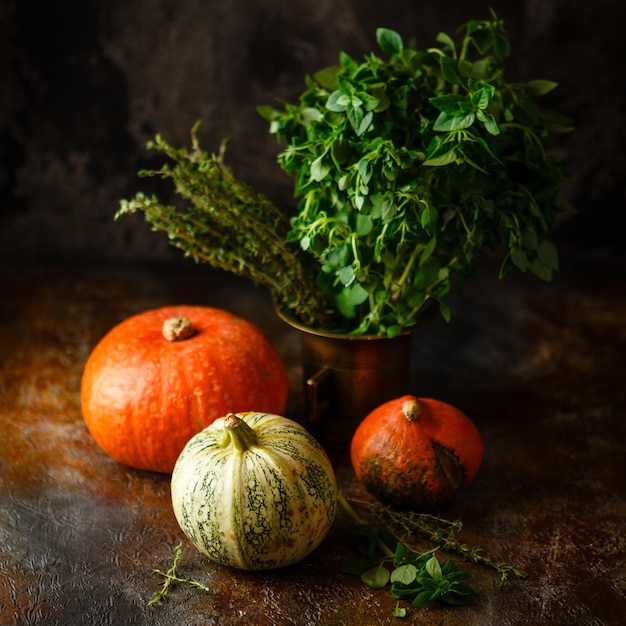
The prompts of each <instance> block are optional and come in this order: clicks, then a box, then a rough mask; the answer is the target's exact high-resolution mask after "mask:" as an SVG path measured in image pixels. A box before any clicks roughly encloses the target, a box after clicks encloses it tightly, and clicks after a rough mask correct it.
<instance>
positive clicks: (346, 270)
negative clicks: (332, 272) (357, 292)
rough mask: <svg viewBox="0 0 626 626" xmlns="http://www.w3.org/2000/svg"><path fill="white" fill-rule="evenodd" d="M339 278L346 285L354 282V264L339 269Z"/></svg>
mask: <svg viewBox="0 0 626 626" xmlns="http://www.w3.org/2000/svg"><path fill="white" fill-rule="evenodd" d="M339 280H340V281H341V282H342V283H343V284H344V285H346V286H347V285H350V284H352V283H353V282H354V269H353V268H352V266H349V267H343V268H341V270H339Z"/></svg>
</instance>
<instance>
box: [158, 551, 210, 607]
mask: <svg viewBox="0 0 626 626" xmlns="http://www.w3.org/2000/svg"><path fill="white" fill-rule="evenodd" d="M181 553H182V544H180V543H179V544H178V545H177V546H176V547H175V548H174V563H173V564H172V567H170V568H169V569H168V570H167V572H163V571H161V570H160V569H155V570H153V572H154V573H155V574H159V575H160V576H163V577H164V578H165V580H164V581H163V585H162V587H161V589H160V590H159V591H155V593H154V597H153V598H152V600H150V602H148V606H152V605H154V604H160V603H161V602H162V601H163V600H165V598H166V597H167V594H168V593H169V591H170V588H171V587H172V585H173V584H174V583H181V584H185V585H189V586H190V587H194V588H196V589H200V590H202V591H211V590H210V589H209V588H208V587H207V586H206V585H203V584H202V583H201V582H199V581H197V580H193V579H191V578H181V577H180V576H178V573H177V572H176V569H177V568H178V566H179V565H180V555H181Z"/></svg>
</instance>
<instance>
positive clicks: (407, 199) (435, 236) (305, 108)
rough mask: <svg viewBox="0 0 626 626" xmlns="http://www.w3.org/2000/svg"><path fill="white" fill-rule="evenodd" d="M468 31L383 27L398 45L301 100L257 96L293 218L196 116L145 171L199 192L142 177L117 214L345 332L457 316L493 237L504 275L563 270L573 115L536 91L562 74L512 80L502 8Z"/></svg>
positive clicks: (344, 59) (299, 313) (343, 68)
mask: <svg viewBox="0 0 626 626" xmlns="http://www.w3.org/2000/svg"><path fill="white" fill-rule="evenodd" d="M460 32H461V33H462V36H461V38H460V41H458V42H455V41H454V40H453V39H452V38H451V37H450V36H448V35H446V34H445V33H440V34H439V35H438V37H437V42H438V43H439V44H440V47H431V48H428V49H425V50H420V49H418V48H417V46H416V44H415V42H411V43H410V44H409V45H405V44H404V42H403V40H402V37H401V36H400V35H399V34H398V33H396V32H395V31H392V30H389V29H385V28H380V29H378V30H377V32H376V35H377V41H378V44H379V46H380V48H381V50H382V52H383V54H384V55H386V57H387V60H384V59H382V58H381V57H380V56H378V55H377V54H374V53H372V54H369V55H367V56H365V58H364V60H363V61H362V62H357V61H355V60H354V59H352V58H351V57H350V56H348V55H347V54H345V53H341V54H340V57H339V65H338V66H336V67H331V68H327V69H324V70H321V71H320V72H318V73H316V74H315V75H314V76H312V77H307V78H306V90H305V91H304V92H303V93H302V95H301V96H300V100H299V103H298V104H295V105H294V104H289V103H285V104H284V106H283V107H282V108H280V109H278V108H273V107H269V106H261V107H259V108H258V110H259V113H260V114H261V115H262V116H263V117H264V118H265V119H267V120H268V122H269V124H270V132H272V133H273V134H275V135H276V137H277V139H278V140H279V141H280V142H282V143H283V144H284V146H285V147H284V150H283V151H282V152H281V153H280V154H279V156H278V163H279V165H280V166H281V168H282V169H283V170H284V171H285V172H286V173H287V174H289V175H292V176H293V177H294V192H295V197H296V198H297V199H298V206H297V213H296V215H295V216H294V217H293V218H291V219H289V218H287V217H286V216H285V215H284V214H283V213H282V212H281V211H280V210H279V209H277V208H276V207H275V206H274V205H273V204H272V203H271V202H270V201H269V200H268V199H267V198H265V197H263V196H261V195H260V194H258V193H256V192H255V191H254V190H253V189H251V188H250V187H248V186H247V185H245V184H244V183H242V182H241V181H238V180H237V179H236V178H235V176H234V175H233V173H232V171H231V170H230V169H229V168H228V167H227V166H226V165H225V164H224V159H223V157H224V151H223V149H222V150H221V151H220V152H219V154H217V155H215V154H213V155H208V154H206V153H205V152H203V151H202V150H200V148H199V146H198V143H197V139H196V136H195V133H196V130H197V127H196V128H194V131H193V132H192V135H193V138H192V139H193V141H192V150H191V151H187V150H177V149H174V148H172V147H171V146H169V145H168V144H167V143H166V142H165V141H164V140H163V139H162V137H160V136H157V138H156V140H155V142H153V143H151V144H149V146H150V147H152V148H156V149H157V150H160V151H162V152H163V153H164V154H166V155H167V156H168V157H170V158H171V159H172V160H173V161H174V162H175V165H174V166H173V167H170V166H169V165H167V164H166V165H164V166H163V168H162V169H160V170H158V171H144V172H141V175H143V176H157V175H160V176H163V177H166V178H170V179H172V181H173V183H174V185H175V188H176V191H177V192H178V193H179V194H180V196H181V197H183V198H185V199H187V200H188V201H189V202H188V205H187V206H186V208H183V209H181V208H175V207H173V206H164V205H162V204H161V203H160V202H159V200H158V199H157V198H156V197H152V198H148V197H147V196H145V195H144V194H142V193H139V194H137V195H136V196H135V198H134V199H133V200H131V201H125V200H124V201H122V203H121V208H120V211H119V212H118V215H121V214H124V213H131V212H134V211H138V210H140V211H143V212H144V214H145V217H146V220H147V221H148V222H150V223H151V224H152V226H153V228H154V229H158V230H165V231H166V232H167V233H168V235H169V237H170V240H171V242H172V243H173V244H174V245H176V246H178V247H180V248H182V249H183V250H184V251H185V253H186V254H188V255H191V256H193V257H194V258H195V259H196V260H199V261H206V262H209V263H211V264H212V265H214V266H216V267H219V268H222V269H225V270H228V271H231V272H234V273H237V274H240V275H243V276H247V277H249V278H251V279H252V280H254V281H256V282H259V283H261V284H264V285H266V286H267V287H268V288H269V289H270V291H271V292H272V295H273V297H274V299H275V301H276V303H277V306H279V307H281V308H283V309H286V310H287V311H288V312H290V313H291V314H292V315H293V316H294V317H296V318H299V319H300V320H301V321H302V322H303V323H305V324H307V325H309V326H312V327H315V328H317V329H325V330H329V331H332V332H347V333H351V334H355V335H359V334H366V333H367V334H380V335H385V334H386V335H388V336H391V337H393V336H396V335H398V334H400V333H401V332H403V331H405V330H407V329H410V328H412V327H414V326H415V325H416V324H417V323H418V322H419V320H420V318H421V317H422V316H424V315H426V313H427V312H429V310H430V309H431V308H432V306H433V305H435V306H438V307H439V312H440V313H441V314H442V316H443V317H444V318H445V319H446V320H447V319H449V317H450V311H449V308H448V306H447V305H446V303H445V301H444V297H445V296H446V294H447V293H448V292H449V290H450V288H451V285H452V283H453V281H456V280H466V279H469V278H471V277H472V276H473V274H474V273H475V269H476V265H477V259H476V255H477V254H478V253H479V252H481V251H483V250H485V249H494V250H498V249H503V250H504V251H505V255H504V260H503V262H502V265H501V269H500V277H503V276H504V275H505V274H506V272H507V271H508V270H509V269H510V268H511V267H517V268H518V269H519V270H521V271H527V270H528V271H531V272H532V273H534V274H535V275H537V276H538V277H540V278H542V279H545V280H550V279H551V277H552V272H553V271H554V270H556V269H558V257H557V252H556V249H555V247H554V245H553V244H552V243H551V241H550V240H549V239H548V237H547V236H548V234H549V232H550V230H551V229H552V227H553V225H554V223H555V220H556V218H557V217H558V215H559V214H561V213H563V212H565V211H568V210H569V207H568V205H567V203H566V202H565V201H564V200H563V199H562V198H561V197H560V195H559V189H560V185H561V183H562V181H563V180H564V179H565V176H566V172H565V166H564V162H563V160H562V159H561V158H558V157H556V156H553V155H551V154H550V153H549V152H548V150H549V140H550V137H551V135H552V134H553V133H558V132H565V131H567V130H569V129H568V127H567V121H566V120H564V118H562V117H561V116H559V115H558V114H556V113H552V112H548V111H546V110H543V109H542V108H540V107H539V105H538V103H537V100H536V97H537V96H541V95H543V94H546V93H548V92H549V91H551V90H552V89H553V88H555V87H556V84H555V83H553V82H550V81H545V80H536V81H531V82H525V83H514V84H510V83H507V82H505V80H504V78H503V68H502V62H503V61H504V59H505V58H506V56H507V55H508V53H509V39H508V36H507V33H506V31H505V28H504V24H503V22H502V21H501V20H499V19H498V18H497V17H496V15H495V14H494V13H493V12H492V14H491V19H490V20H486V21H475V20H472V21H470V22H468V23H467V24H466V25H465V26H464V27H463V28H462V29H461V31H460ZM223 145H224V144H223Z"/></svg>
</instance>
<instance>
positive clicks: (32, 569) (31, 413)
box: [0, 256, 626, 626]
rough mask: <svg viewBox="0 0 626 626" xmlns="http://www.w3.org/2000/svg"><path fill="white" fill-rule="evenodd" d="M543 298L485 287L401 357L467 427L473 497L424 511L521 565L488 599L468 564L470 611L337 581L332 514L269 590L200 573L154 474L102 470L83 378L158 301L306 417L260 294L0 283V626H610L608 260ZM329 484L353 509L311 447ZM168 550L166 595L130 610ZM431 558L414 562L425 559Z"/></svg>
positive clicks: (134, 277) (624, 612) (619, 346)
mask: <svg viewBox="0 0 626 626" xmlns="http://www.w3.org/2000/svg"><path fill="white" fill-rule="evenodd" d="M563 265H564V266H566V267H568V268H569V269H568V271H564V272H562V273H561V274H560V275H559V276H558V278H557V280H556V282H555V283H553V284H551V285H543V284H538V282H536V281H534V280H532V279H530V278H527V277H525V276H520V277H515V278H510V279H507V280H506V281H505V282H504V283H502V284H497V285H496V282H497V281H495V280H491V279H485V280H484V281H482V282H481V283H479V284H477V285H475V286H472V288H471V290H470V293H471V299H470V300H464V299H461V298H459V299H458V301H455V302H454V303H453V307H454V308H453V311H454V312H455V317H454V319H453V322H452V323H451V324H450V325H446V324H444V323H443V322H441V323H440V322H433V323H432V324H431V325H430V326H429V327H428V328H427V329H424V330H423V332H421V333H420V337H419V341H418V342H416V345H415V347H414V363H413V368H412V371H411V391H412V392H413V393H415V394H416V395H424V396H433V397H437V398H439V399H441V400H445V401H448V402H451V403H453V404H456V405H457V406H458V407H459V408H461V409H462V410H464V411H465V412H466V413H467V414H468V415H470V416H471V417H472V418H473V419H474V421H475V422H476V424H477V426H478V427H479V429H480V431H481V433H482V435H483V438H484V443H485V461H484V464H483V467H482V469H481V472H480V473H479V476H478V478H477V479H476V481H475V482H474V483H473V484H472V485H471V486H470V487H468V488H467V489H466V490H465V491H464V492H462V493H461V494H459V496H458V497H457V498H456V499H455V500H454V501H453V502H451V503H449V504H447V505H444V506H442V507H440V508H439V509H438V511H439V512H440V513H441V514H442V515H444V516H447V517H450V518H457V517H460V518H461V519H462V520H463V522H464V530H463V532H462V535H461V538H462V539H463V540H465V541H466V542H467V543H479V544H480V545H482V546H483V547H484V549H485V551H486V552H488V553H491V554H494V555H496V556H498V557H501V558H502V559H505V560H507V561H512V562H514V563H516V564H518V565H519V566H520V567H521V568H522V569H523V570H524V571H525V572H526V573H527V576H528V578H527V579H526V580H524V581H513V582H511V583H510V584H508V585H507V586H506V587H505V588H504V590H503V591H500V590H498V589H497V588H496V581H497V577H496V576H495V575H494V574H493V573H492V572H491V571H489V570H486V569H485V568H483V567H479V566H474V565H467V566H466V567H467V568H468V569H469V571H470V572H471V579H470V580H469V582H471V584H472V585H473V586H474V587H475V589H476V590H477V592H478V593H477V596H476V598H475V599H474V601H473V602H472V603H471V604H470V605H468V606H466V607H459V608H433V609H429V610H427V611H425V610H420V609H413V608H411V609H410V611H409V615H408V617H407V618H406V619H405V620H404V621H401V622H396V620H395V619H394V618H392V617H391V614H390V611H391V608H392V607H393V605H394V604H395V601H394V600H393V599H392V598H391V597H390V595H389V594H388V593H387V592H386V591H372V590H369V589H368V588H366V587H364V586H362V585H361V583H360V581H359V580H358V579H356V578H353V577H348V576H345V575H342V574H341V573H340V571H339V570H340V567H341V565H342V563H343V562H345V561H346V560H349V559H350V558H352V557H353V556H354V553H353V552H352V548H351V546H350V543H349V540H348V538H347V536H348V533H349V528H350V525H351V523H350V521H349V520H348V518H347V516H346V515H345V514H344V513H343V512H341V511H340V512H339V514H338V517H337V520H336V523H335V525H334V527H333V529H332V531H331V534H330V535H329V537H328V538H327V540H326V541H325V542H324V543H323V544H322V546H321V547H320V548H319V549H318V550H317V551H316V552H314V553H313V554H312V555H311V556H310V557H309V558H307V559H306V560H305V561H303V562H302V563H300V564H297V565H295V566H292V567H290V568H287V569H284V570H280V571H275V572H266V573H249V572H237V571H233V570H229V569H227V568H224V567H219V566H216V565H214V564H211V563H209V562H208V561H207V560H206V559H205V558H204V557H203V556H202V555H201V554H200V553H199V552H197V551H195V549H194V548H192V547H191V545H190V544H189V543H187V542H185V540H184V537H183V535H182V533H181V532H180V530H179V529H178V527H177V525H176V521H175V519H174V516H173V513H172V511H171V507H170V502H169V483H168V479H167V477H164V476H160V475H155V474H150V473H146V472H139V471H135V470H132V469H129V468H126V467H123V466H121V465H119V464H117V463H116V462H114V461H113V460H111V459H109V458H108V457H107V456H106V455H105V454H104V453H103V452H101V451H100V450H99V449H98V448H97V447H96V445H95V444H94V442H93V441H92V439H91V438H90V436H89V434H88V432H87V430H86V428H85V426H84V424H83V421H82V418H81V414H80V406H79V388H80V375H81V371H82V366H83V364H84V362H85V360H86V358H87V356H88V354H89V352H90V350H91V349H92V348H93V346H94V345H95V343H96V342H97V341H98V339H99V338H100V337H101V336H102V335H103V334H104V333H105V332H106V331H107V330H109V328H111V327H112V326H113V325H114V324H115V323H117V322H118V321H121V320H122V319H123V318H125V317H127V316H129V315H131V314H133V313H136V312H139V311H141V310H145V309H148V308H151V307H155V306H161V305H165V304H180V303H186V304H206V305H212V306H221V307H223V308H226V309H228V310H230V311H232V312H233V313H236V314H240V315H243V316H245V317H246V318H248V319H250V320H251V321H253V322H254V323H256V324H257V325H259V326H260V327H261V328H262V329H263V330H264V332H266V333H267V334H268V335H269V336H270V337H271V338H272V340H273V341H274V343H275V345H276V347H277V348H278V350H279V351H280V352H281V354H282V356H283V358H284V359H285V361H286V363H287V365H288V368H289V373H290V382H291V387H292V397H291V400H290V405H289V410H288V414H289V416H290V417H294V418H296V419H297V418H298V416H299V415H301V414H302V398H301V393H300V374H301V370H300V366H299V364H298V358H299V344H298V341H297V338H296V335H295V334H294V332H293V331H292V330H291V329H289V328H287V327H286V326H285V325H284V324H283V323H282V322H281V321H280V320H279V319H278V318H277V317H276V316H275V314H274V312H273V310H272V307H271V304H270V302H269V299H268V298H267V295H266V294H265V293H264V292H263V291H261V290H258V289H255V288H252V287H251V286H249V285H248V284H247V283H244V282H241V281H238V280H235V279H233V278H231V277H229V276H223V275H218V274H215V273H212V272H210V271H207V270H206V269H202V268H186V267H183V268H178V269H175V268H169V269H168V268H163V267H132V266H127V267H124V266H117V267H91V268H90V267H73V268H72V267H51V268H44V267H3V268H2V269H0V281H1V282H0V284H1V286H2V296H1V299H0V624H1V625H2V626H5V625H12V624H16V625H19V626H22V625H35V624H36V625H40V624H41V625H43V624H45V625H46V626H55V625H63V626H65V625H72V626H78V625H82V624H90V625H100V624H114V625H120V624H142V625H143V624H146V625H148V624H150V625H156V626H158V625H171V624H181V625H182V624H184V625H187V626H192V625H195V624H198V625H199V624H202V625H210V624H219V625H220V626H228V625H230V624H241V623H249V624H255V626H270V625H300V624H302V625H309V624H311V625H313V624H320V625H328V626H337V625H344V624H345V625H352V624H354V625H356V626H369V625H378V624H393V623H407V624H424V625H434V624H437V625H450V626H451V625H454V626H463V625H465V624H479V625H483V624H484V625H493V626H504V625H518V624H533V625H534V624H552V625H554V626H558V625H561V624H562V625H567V626H571V625H577V624H584V625H587V624H589V625H594V626H603V625H605V626H606V625H617V624H623V623H626V533H625V532H624V531H625V530H626V521H625V520H626V437H625V430H626V426H625V424H626V393H625V392H624V365H625V361H626V357H625V356H624V355H625V354H626V324H625V323H624V320H626V290H625V289H624V279H625V278H626V269H625V265H624V259H621V260H620V259H611V258H603V257H602V256H600V257H598V258H584V259H580V261H578V260H577V259H576V258H575V257H574V256H571V257H570V258H565V259H564V260H563ZM325 437H326V443H327V444H328V447H329V450H330V452H331V455H332V458H333V461H334V463H335V466H336V469H337V473H338V477H339V481H340V485H341V486H342V488H343V489H344V490H345V491H346V492H347V493H348V494H352V495H357V496H358V495H359V494H360V491H359V486H358V485H357V484H356V483H355V480H354V477H353V474H352V471H351V469H350V467H349V465H348V461H347V455H346V449H345V447H343V446H342V444H340V443H337V442H333V438H332V434H331V433H328V432H327V433H326V435H325ZM180 541H183V551H182V559H181V564H180V573H181V575H183V576H187V577H191V578H197V579H199V580H201V581H203V582H204V583H205V584H207V585H208V586H209V587H210V589H211V591H210V592H209V593H202V592H200V591H198V590H193V589H190V588H187V587H180V586H179V587H175V588H174V589H173V590H172V592H171V594H170V597H169V600H168V601H167V602H166V603H165V604H163V605H161V606H156V607H148V606H147V602H148V601H149V600H150V598H151V597H152V594H153V592H154V591H156V590H157V589H158V587H159V585H160V582H161V579H160V578H159V576H157V575H155V574H154V573H153V570H154V569H155V568H160V569H164V570H165V569H167V568H168V567H169V566H170V564H171V562H172V556H173V549H174V547H175V546H176V545H177V544H178V543H179V542H180ZM425 547H427V546H425Z"/></svg>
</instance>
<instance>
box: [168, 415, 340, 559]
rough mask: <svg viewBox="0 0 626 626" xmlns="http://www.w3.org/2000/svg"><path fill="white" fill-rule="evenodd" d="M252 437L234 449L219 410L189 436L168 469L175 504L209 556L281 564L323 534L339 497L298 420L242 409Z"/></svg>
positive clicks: (178, 514)
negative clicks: (250, 441)
mask: <svg viewBox="0 0 626 626" xmlns="http://www.w3.org/2000/svg"><path fill="white" fill-rule="evenodd" d="M237 417H238V418H240V419H241V420H243V421H244V422H245V423H246V424H247V425H248V426H250V428H251V429H252V430H253V431H254V433H255V435H256V437H257V442H256V444H255V445H252V446H251V447H249V448H248V449H246V450H244V451H240V450H237V449H236V447H235V446H233V443H232V441H231V437H230V436H229V433H228V432H227V429H226V427H225V419H226V418H219V419H217V420H216V421H215V422H213V424H211V425H210V426H209V427H208V428H206V429H204V430H203V431H201V432H200V433H198V434H197V435H196V436H195V437H193V438H192V439H191V440H190V441H189V442H188V443H187V445H186V446H185V448H184V449H183V451H182V453H181V454H180V456H179V458H178V460H177V461H176V465H175V466H174V471H173V473H172V481H171V491H172V505H173V509H174V514H175V516H176V519H177V521H178V523H179V525H180V527H181V529H182V530H183V532H184V533H185V534H186V535H187V537H188V538H189V540H190V541H191V542H192V543H193V544H194V545H195V546H196V547H197V548H198V550H200V551H201V552H202V553H204V554H205V555H207V556H208V557H209V558H210V559H211V560H212V561H215V562H217V563H221V564H223V565H227V566H230V567H235V568H238V569H243V570H268V569H276V568H280V567H285V566H287V565H291V564H293V563H296V562H298V561H300V560H302V559H303V558H305V557H306V556H308V555H309V554H310V553H311V552H312V551H313V550H315V548H317V547H318V546H319V545H320V543H321V542H322V541H323V540H324V538H325V537H326V535H327V534H328V531H329V530H330V527H331V525H332V523H333V520H334V517H335V511H336V503H337V483H336V479H335V474H334V471H333V468H332V465H331V463H330V461H329V460H328V457H327V456H326V453H325V452H324V450H323V448H322V447H321V445H320V444H319V443H318V442H317V440H315V439H314V438H313V437H312V436H311V435H310V434H309V433H308V431H306V430H305V429H304V428H303V427H302V426H301V425H300V424H298V423H297V422H294V421H293V420H290V419H287V418H285V417H281V416H278V415H272V414H267V413H254V412H250V413H239V414H237Z"/></svg>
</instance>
